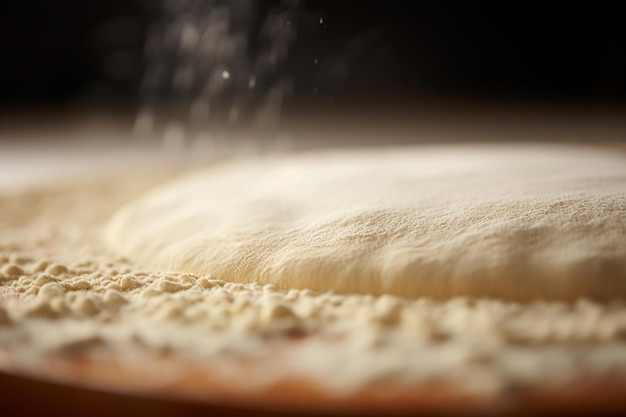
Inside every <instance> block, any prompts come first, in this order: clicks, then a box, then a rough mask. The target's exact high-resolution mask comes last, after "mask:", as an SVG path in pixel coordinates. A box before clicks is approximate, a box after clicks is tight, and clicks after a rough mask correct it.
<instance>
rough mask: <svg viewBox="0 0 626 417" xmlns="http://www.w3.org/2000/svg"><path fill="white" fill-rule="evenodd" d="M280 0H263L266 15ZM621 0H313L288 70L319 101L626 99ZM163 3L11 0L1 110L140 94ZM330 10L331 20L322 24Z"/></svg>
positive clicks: (300, 94)
mask: <svg viewBox="0 0 626 417" xmlns="http://www.w3.org/2000/svg"><path fill="white" fill-rule="evenodd" d="M222 3H223V2H222ZM156 4H158V3H156ZM279 5H280V2H269V1H261V2H257V3H256V6H255V7H256V17H255V18H256V19H257V20H258V21H259V22H261V21H262V20H263V19H264V18H265V16H266V15H267V13H268V10H271V9H272V8H273V7H278V6H279ZM620 6H621V2H598V1H595V2H583V3H575V2H550V1H523V2H521V1H519V2H494V3H491V2H490V3H484V2H467V1H415V2H413V1H376V2H369V1H321V0H310V1H307V2H301V3H300V5H299V6H298V9H297V15H298V18H297V19H298V40H297V42H296V45H295V47H294V48H292V50H291V51H290V55H289V58H288V60H287V62H286V63H285V64H284V66H283V67H282V68H281V71H283V72H284V74H287V75H289V76H290V77H291V78H292V80H293V81H294V83H293V86H294V88H293V92H292V95H291V98H290V100H292V102H293V103H306V104H307V105H311V104H313V105H315V104H316V103H317V104H320V105H321V104H323V103H327V102H330V101H333V102H341V101H349V100H352V101H355V100H357V101H360V100H365V101H367V100H370V99H371V100H375V99H378V98H380V97H385V98H390V99H396V98H397V99H398V100H400V99H402V100H415V101H420V100H428V99H429V98H431V97H447V98H453V99H454V98H456V97H460V98H469V99H473V98H480V99H492V98H493V99H505V100H539V101H544V102H545V101H557V102H568V103H581V102H582V103H596V102H601V103H615V104H619V105H622V104H624V103H626V24H625V23H624V22H625V20H624V15H623V14H622V13H621V12H620ZM158 13H159V12H158V7H156V8H155V2H141V1H129V0H98V1H96V0H92V1H84V0H59V1H52V0H51V1H34V2H33V1H3V2H2V5H1V6H0V16H1V20H2V24H1V25H0V39H2V59H1V62H2V64H1V69H0V106H1V107H3V108H14V107H28V106H50V105H54V106H56V105H64V104H68V103H76V102H84V101H89V102H93V101H95V102H99V101H100V102H120V101H123V102H127V103H137V102H138V101H139V100H140V97H139V93H138V91H139V84H140V80H141V77H142V74H143V71H144V65H145V64H144V60H143V58H142V49H143V46H144V39H145V35H146V31H147V27H148V25H149V23H150V22H152V21H154V20H155V19H157V18H158ZM320 17H322V18H323V19H324V22H325V23H324V25H319V24H317V25H315V24H313V23H311V22H318V20H319V18H320ZM111 22H113V23H114V24H112V23H111ZM355 40H356V45H357V46H356V48H355V47H354V45H355ZM351 48H352V49H351ZM116 54H117V55H116ZM116 57H117V58H120V57H121V58H120V59H121V61H120V59H118V61H115V59H116ZM337 57H339V58H341V59H342V60H343V61H342V65H343V67H342V68H343V70H344V72H343V73H342V72H341V71H339V73H338V74H337V73H336V72H335V73H333V72H332V71H331V76H325V74H323V73H322V74H320V71H322V70H321V69H320V68H321V67H320V65H313V64H312V62H313V60H314V59H316V58H317V59H319V61H320V62H322V63H323V62H331V63H332V62H333V61H332V60H333V59H337ZM112 60H113V63H112ZM116 62H117V64H116ZM119 62H122V64H121V65H120V64H119ZM340 69H341V68H340ZM322 72H323V71H322ZM163 96H164V97H165V99H167V92H165V93H164V94H163Z"/></svg>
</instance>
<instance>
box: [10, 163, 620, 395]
mask: <svg viewBox="0 0 626 417" xmlns="http://www.w3.org/2000/svg"><path fill="white" fill-rule="evenodd" d="M178 173H179V170H171V171H168V170H161V171H160V172H158V173H157V172H145V173H133V175H132V176H125V177H124V178H125V179H124V180H120V178H118V177H111V178H100V179H94V180H90V181H87V180H84V181H76V182H75V183H68V184H65V185H59V186H58V187H57V188H54V189H53V188H50V189H46V190H32V191H25V192H22V193H17V194H16V193H13V194H8V195H0V213H2V216H1V217H0V350H2V351H4V352H8V353H10V355H11V357H12V358H13V361H14V362H15V363H17V364H19V366H23V367H27V366H30V367H37V366H38V364H39V363H40V362H39V361H40V360H44V359H45V358H49V357H59V356H60V357H84V356H93V357H96V358H97V357H98V356H97V355H98V354H100V353H102V352H108V353H113V354H115V355H117V356H118V357H120V359H121V360H122V361H125V360H127V361H129V362H132V360H133V358H137V357H141V356H142V355H148V354H152V353H167V354H168V355H172V356H174V357H180V358H185V359H190V360H199V361H209V362H214V363H222V362H226V361H228V360H231V361H232V360H233V357H235V358H237V357H249V356H255V355H263V354H267V353H268V352H269V353H270V354H272V352H273V349H275V348H276V346H283V345H284V346H287V347H288V349H281V350H280V352H281V355H282V357H281V358H280V359H281V360H280V361H279V362H277V363H279V364H280V366H273V367H272V368H271V369H270V370H269V371H267V372H264V373H263V374H262V375H261V374H260V373H259V374H258V375H257V374H253V373H251V374H250V375H249V379H248V380H246V381H240V382H241V384H242V385H241V386H242V387H243V386H244V385H245V384H250V385H251V386H258V384H267V383H271V382H275V381H279V380H280V379H282V378H286V377H290V376H294V375H297V376H302V377H304V378H306V379H308V380H312V381H317V382H318V383H319V384H321V386H324V387H327V388H328V389H329V390H332V391H333V392H335V393H342V392H350V391H351V390H354V389H358V388H359V387H361V386H363V385H365V384H368V383H370V382H374V381H380V380H387V379H390V380H392V381H395V383H398V384H410V383H419V382H428V381H433V380H434V381H443V382H447V383H450V384H453V385H454V386H456V387H458V388H459V389H463V390H467V391H468V392H499V391H500V390H504V389H506V388H507V387H510V386H513V385H515V386H520V385H525V384H526V385H532V384H561V383H567V382H570V381H576V380H580V379H581V378H588V377H589V376H597V377H600V378H602V377H605V376H613V377H615V376H618V377H620V378H621V377H626V342H625V340H624V339H625V337H626V303H624V302H620V301H614V302H604V303H599V302H594V301H591V300H587V299H584V298H581V299H578V300H577V301H573V302H546V301H535V302H529V303H520V302H505V301H497V300H494V299H486V298H485V299H481V298H465V297H456V298H451V299H449V300H447V301H437V300H434V299H430V298H426V297H422V298H417V299H404V298H401V297H397V296H390V295H383V296H379V297H376V296H372V295H340V294H335V293H332V292H328V293H316V292H314V291H311V290H307V289H303V290H295V289H291V290H283V289H279V288H276V287H275V286H273V285H271V284H266V285H262V284H258V283H247V284H242V283H232V282H225V281H221V280H219V277H215V276H212V275H208V274H207V275H202V276H197V275H193V274H189V273H179V272H170V271H165V270H158V269H150V268H145V267H143V266H141V265H136V264H134V263H132V262H130V261H128V260H126V259H123V258H120V257H118V256H116V255H114V254H112V253H111V252H109V250H107V249H106V248H105V247H104V246H103V244H102V243H101V241H100V239H99V235H100V233H101V231H102V230H101V228H102V227H103V224H104V223H105V221H106V219H107V218H109V216H110V215H111V213H112V212H113V211H114V210H115V209H117V208H118V207H119V206H120V205H122V204H123V203H124V202H126V201H128V200H129V199H131V198H132V197H134V196H136V195H138V194H139V193H141V192H143V191H144V190H146V189H148V188H150V187H152V186H153V185H155V184H157V183H160V182H162V181H164V180H166V179H167V178H171V177H172V176H174V175H176V174H178ZM233 355H234V356H233ZM34 359H38V360H34Z"/></svg>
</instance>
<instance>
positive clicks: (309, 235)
mask: <svg viewBox="0 0 626 417" xmlns="http://www.w3.org/2000/svg"><path fill="white" fill-rule="evenodd" d="M106 240H107V242H108V244H109V245H110V246H111V248H113V249H114V250H116V251H117V252H118V253H119V254H121V255H123V256H127V257H129V258H130V259H132V260H133V261H136V262H138V263H140V264H143V265H144V266H149V267H154V268H161V269H167V270H176V271H184V272H192V273H195V274H199V275H209V274H210V275H212V276H213V277H214V278H216V279H221V280H226V281H234V282H260V283H272V284H274V285H276V286H277V287H280V288H283V289H288V288H299V289H304V288H309V289H312V290H316V291H329V290H334V291H336V292H340V293H361V294H374V295H378V294H394V295H399V296H403V297H421V296H428V297H434V298H439V299H447V298H451V297H455V296H461V295H466V296H477V297H499V298H503V299H510V300H530V299H563V300H571V299H575V298H578V297H591V298H597V299H610V298H623V297H626V155H625V154H624V153H621V152H620V151H616V150H606V149H605V150H602V149H596V148H592V147H583V146H580V147H578V146H571V145H569V146H565V145H518V144H506V145H493V144H472V145H443V146H419V147H417V146H416V147H398V148H378V149H377V148H373V149H357V150H355V149H352V150H333V151H319V152H311V153H308V154H299V155H292V156H284V157H266V158H258V159H251V160H246V161H240V162H234V163H229V164H224V165H221V166H216V167H211V168H209V169H206V170H205V171H202V172H199V173H197V174H195V175H192V176H189V177H186V178H183V179H178V180H175V181H173V182H172V183H170V184H167V185H164V186H161V187H158V188H157V189H154V190H153V191H151V192H149V193H148V194H146V195H144V196H142V197H140V198H138V199H137V200H135V201H133V202H131V203H129V204H127V205H125V206H124V207H122V208H121V209H120V210H118V212H117V213H116V214H115V215H114V216H113V218H112V219H111V220H110V222H109V224H108V225H107V226H106Z"/></svg>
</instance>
